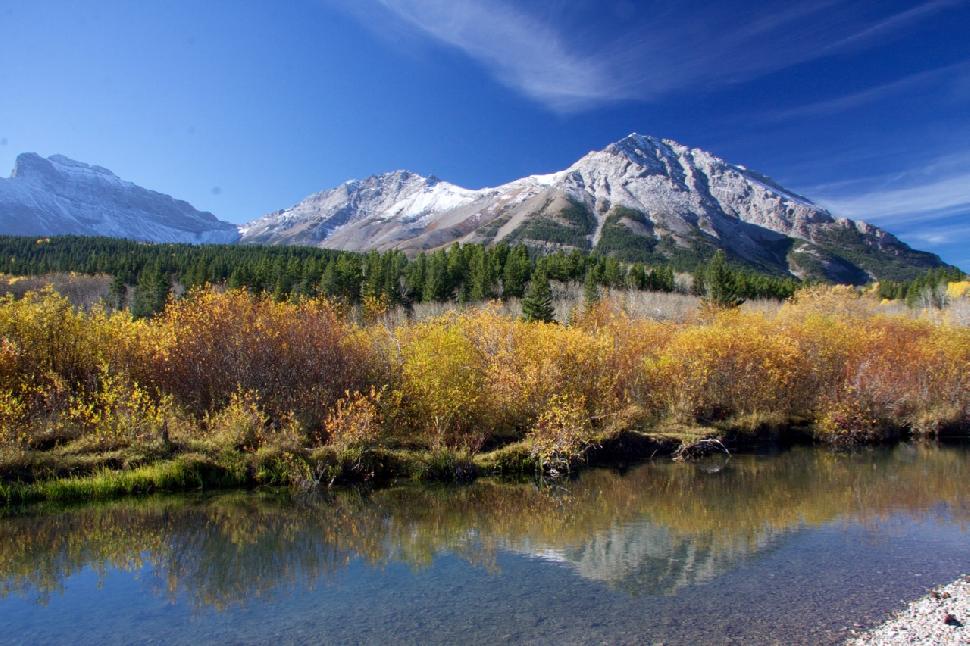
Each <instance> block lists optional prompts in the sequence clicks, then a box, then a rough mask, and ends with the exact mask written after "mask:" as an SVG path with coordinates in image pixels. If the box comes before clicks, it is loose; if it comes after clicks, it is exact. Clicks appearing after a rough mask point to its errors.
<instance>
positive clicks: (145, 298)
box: [131, 264, 171, 318]
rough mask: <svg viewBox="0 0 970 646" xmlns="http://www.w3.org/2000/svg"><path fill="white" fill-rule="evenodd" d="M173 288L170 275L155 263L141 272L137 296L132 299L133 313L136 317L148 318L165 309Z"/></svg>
mask: <svg viewBox="0 0 970 646" xmlns="http://www.w3.org/2000/svg"><path fill="white" fill-rule="evenodd" d="M170 290H171V285H170V284H169V279H168V276H166V275H165V274H164V273H163V272H162V270H161V269H160V268H159V266H158V265H157V264H156V265H153V266H151V267H149V268H146V269H145V270H143V271H142V272H141V276H139V277H138V285H137V286H136V287H135V297H134V299H132V304H131V313H132V315H133V316H134V317H135V318H148V317H150V316H154V315H155V314H158V313H159V312H161V311H162V310H163V309H165V304H166V303H167V302H168V294H169V291H170Z"/></svg>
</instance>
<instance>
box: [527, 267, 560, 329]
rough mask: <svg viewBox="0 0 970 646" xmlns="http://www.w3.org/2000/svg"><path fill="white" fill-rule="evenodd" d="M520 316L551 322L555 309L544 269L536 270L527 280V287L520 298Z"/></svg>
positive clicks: (553, 318) (554, 317)
mask: <svg viewBox="0 0 970 646" xmlns="http://www.w3.org/2000/svg"><path fill="white" fill-rule="evenodd" d="M522 318H524V319H525V320H526V321H542V322H543V323H552V322H553V321H555V320H556V310H555V308H554V307H553V306H552V289H551V288H550V287H549V278H548V277H546V274H545V272H544V271H542V270H540V271H537V272H536V273H535V274H533V276H532V280H531V281H529V288H528V289H527V290H526V293H525V297H524V298H523V299H522Z"/></svg>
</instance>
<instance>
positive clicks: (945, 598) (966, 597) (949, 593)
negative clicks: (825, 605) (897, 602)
mask: <svg viewBox="0 0 970 646" xmlns="http://www.w3.org/2000/svg"><path fill="white" fill-rule="evenodd" d="M967 624H970V576H967V575H964V576H961V577H960V578H959V579H957V580H956V581H954V582H953V583H951V584H949V585H946V586H943V587H941V588H935V589H933V590H931V591H930V593H929V594H927V595H926V596H925V597H923V598H921V599H918V600H916V601H914V602H913V603H911V604H909V606H908V607H907V608H906V609H905V610H902V611H900V612H898V613H896V614H895V615H894V616H893V618H892V619H890V620H889V621H887V622H886V623H884V624H882V625H881V626H878V627H877V628H873V629H872V630H869V631H866V632H864V633H862V634H860V635H858V636H856V637H853V638H852V639H850V640H849V641H848V642H846V643H847V645H848V646H883V645H886V646H889V645H892V646H896V645H897V644H933V645H934V646H936V645H937V644H939V645H941V646H943V645H950V644H970V628H968V627H967Z"/></svg>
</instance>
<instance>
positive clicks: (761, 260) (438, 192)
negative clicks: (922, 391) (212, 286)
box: [241, 133, 940, 282]
mask: <svg viewBox="0 0 970 646" xmlns="http://www.w3.org/2000/svg"><path fill="white" fill-rule="evenodd" d="M241 233H242V241H243V242H259V243H270V244H272V243H283V244H313V245H319V246H326V247H332V248H338V249H348V250H363V249H391V248H397V249H403V250H405V251H411V252H415V251H419V250H425V249H434V248H437V247H440V246H443V245H447V244H450V243H452V242H455V241H459V242H478V243H484V244H491V243H498V242H509V243H514V242H524V243H526V244H528V245H530V246H532V247H535V248H539V249H545V250H550V249H561V248H567V249H568V248H579V249H588V250H595V251H599V252H602V253H609V254H614V255H619V256H621V257H623V258H625V259H628V260H645V261H650V262H665V261H673V260H676V262H677V263H679V264H681V265H683V266H688V265H690V264H691V262H695V261H696V262H699V261H700V260H701V259H703V258H704V257H707V256H709V255H710V253H711V250H712V249H715V248H722V249H725V250H726V251H728V252H729V254H730V255H731V256H732V258H734V259H735V260H738V261H742V262H745V263H747V264H749V265H752V266H754V267H757V268H759V269H763V270H768V271H774V272H778V273H782V272H790V273H793V274H795V275H821V276H826V277H831V278H836V279H839V280H849V281H853V282H861V281H863V280H866V279H867V278H869V277H871V276H872V275H876V274H877V273H878V271H876V270H875V269H873V267H875V266H876V265H879V264H880V263H870V262H868V259H867V258H868V257H870V256H873V252H875V255H876V256H879V255H880V254H881V255H882V256H885V257H886V262H887V263H888V264H889V265H892V266H893V267H896V266H897V265H898V269H899V272H901V273H906V272H907V271H910V270H911V269H912V267H913V266H917V267H920V268H925V267H928V266H937V265H939V264H940V260H939V259H938V258H937V257H935V256H932V255H931V254H919V253H917V252H914V251H912V250H911V249H909V248H908V247H906V245H904V244H902V243H901V242H899V241H898V240H896V239H895V238H894V237H893V236H892V235H890V234H888V233H886V232H884V231H881V230H879V229H877V228H875V227H864V228H860V227H859V226H858V225H857V224H856V223H853V222H847V221H842V220H836V219H835V218H833V217H832V215H831V214H830V213H829V212H828V211H826V210H825V209H823V208H821V207H819V206H817V205H815V204H814V203H812V202H811V200H809V199H807V198H805V197H803V196H801V195H798V194H796V193H794V192H791V191H789V190H787V189H785V188H783V187H782V186H780V185H778V184H777V183H776V182H774V181H773V180H771V179H770V178H768V177H766V176H764V175H761V174H759V173H756V172H754V171H751V170H749V169H748V168H746V167H744V166H740V165H735V164H730V163H728V162H726V161H724V160H723V159H721V158H719V157H717V156H715V155H712V154H711V153H709V152H707V151H704V150H701V149H699V148H691V147H688V146H685V145H683V144H680V143H678V142H676V141H673V140H671V139H660V138H657V137H653V136H648V135H641V134H638V133H631V134H629V135H627V136H626V137H624V138H622V139H620V140H619V141H616V142H614V143H612V144H610V145H608V146H606V147H605V148H603V149H601V150H595V151H592V152H590V153H588V154H586V155H584V156H583V157H582V158H580V159H579V160H578V161H576V162H575V163H574V164H572V165H571V166H569V167H568V168H566V169H565V170H562V171H557V172H554V173H548V174H544V175H530V176H527V177H523V178H521V179H517V180H514V181H511V182H509V183H507V184H503V185H501V186H497V187H493V188H482V189H466V188H462V187H459V186H456V185H454V184H450V183H448V182H445V181H442V180H439V179H437V178H435V177H422V176H421V175H417V174H414V173H410V172H408V171H394V172H391V173H385V174H382V175H375V176H372V177H369V178H367V179H365V180H361V181H356V182H350V183H347V184H342V185H341V186H339V187H337V188H335V189H330V190H326V191H323V192H321V193H316V194H314V195H311V196H309V197H307V198H306V199H304V200H302V201H301V202H299V203H298V204H296V205H294V206H292V207H290V208H288V209H284V210H282V211H277V212H275V213H270V214H268V215H266V216H264V217H262V218H260V219H258V220H256V221H254V222H251V223H250V224H248V225H246V226H244V227H242V228H241ZM847 246H848V247H852V251H851V253H850V252H849V251H847V250H845V248H846V247H847ZM840 253H845V254H846V255H845V256H843V255H840ZM850 258H851V259H850ZM860 259H861V260H860ZM860 262H861V263H862V264H859V263H860ZM882 264H883V265H884V264H885V263H882ZM862 265H866V266H862Z"/></svg>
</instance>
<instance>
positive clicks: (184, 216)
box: [0, 153, 239, 243]
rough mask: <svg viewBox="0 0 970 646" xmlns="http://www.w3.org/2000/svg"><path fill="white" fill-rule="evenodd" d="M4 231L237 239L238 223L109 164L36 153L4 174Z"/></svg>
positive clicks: (0, 204)
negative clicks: (119, 172)
mask: <svg viewBox="0 0 970 646" xmlns="http://www.w3.org/2000/svg"><path fill="white" fill-rule="evenodd" d="M0 234H5V235H31V236H33V235H38V236H50V235H66V234H72V235H90V236H109V237H116V238H131V239H135V240H145V241H150V242H191V243H202V242H219V243H229V242H235V241H236V240H238V239H239V233H238V230H237V227H236V226H235V225H232V224H229V223H228V222H222V221H220V220H218V219H216V217H215V216H214V215H212V214H211V213H207V212H203V211H198V210H196V209H195V208H193V207H192V205H191V204H189V203H188V202H183V201H182V200H176V199H174V198H172V197H170V196H168V195H165V194H163V193H157V192H155V191H150V190H147V189H144V188H142V187H140V186H137V185H135V184H132V183H131V182H126V181H124V180H122V179H120V178H119V177H118V176H117V175H115V174H114V173H112V172H111V171H109V170H108V169H106V168H102V167H100V166H93V165H89V164H84V163H81V162H77V161H74V160H72V159H68V158H67V157H64V156H61V155H53V156H51V157H49V158H46V159H45V158H44V157H41V156H40V155H37V154H35V153H24V154H22V155H20V156H18V157H17V161H16V165H15V166H14V169H13V173H12V174H11V176H10V178H8V179H2V178H0Z"/></svg>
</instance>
